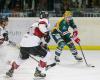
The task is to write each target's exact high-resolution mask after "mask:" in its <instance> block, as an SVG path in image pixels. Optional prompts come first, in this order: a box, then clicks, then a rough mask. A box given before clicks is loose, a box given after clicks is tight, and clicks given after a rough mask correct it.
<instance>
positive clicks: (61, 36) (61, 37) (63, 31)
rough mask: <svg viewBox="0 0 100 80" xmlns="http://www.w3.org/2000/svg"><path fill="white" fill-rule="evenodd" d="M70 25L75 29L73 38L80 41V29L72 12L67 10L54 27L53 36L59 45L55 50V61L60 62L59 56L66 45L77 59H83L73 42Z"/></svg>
mask: <svg viewBox="0 0 100 80" xmlns="http://www.w3.org/2000/svg"><path fill="white" fill-rule="evenodd" d="M69 27H71V28H72V29H73V39H74V40H75V42H76V43H79V42H80V39H79V38H78V29H77V26H76V25H75V24H74V21H73V19H72V12H71V11H66V12H65V13H64V15H63V17H61V18H60V19H59V20H58V21H57V23H56V25H55V26H54V28H53V29H52V37H53V39H54V40H55V42H56V43H57V45H58V47H57V49H56V51H55V61H56V62H57V63H59V62H60V59H59V57H60V55H61V53H62V50H63V48H64V46H65V45H67V46H68V47H69V49H70V51H71V53H72V55H73V56H74V57H75V59H76V60H77V61H82V57H80V56H79V54H78V52H77V50H76V48H75V45H74V43H73V42H72V39H71V33H70V32H69V31H68V29H69Z"/></svg>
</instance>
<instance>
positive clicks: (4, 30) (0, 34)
mask: <svg viewBox="0 0 100 80" xmlns="http://www.w3.org/2000/svg"><path fill="white" fill-rule="evenodd" d="M4 33H6V29H5V28H2V27H1V26H0V39H2V38H4V36H3V34H4Z"/></svg>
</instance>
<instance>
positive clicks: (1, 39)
mask: <svg viewBox="0 0 100 80" xmlns="http://www.w3.org/2000/svg"><path fill="white" fill-rule="evenodd" d="M7 25H8V17H7V16H2V15H0V46H1V45H4V44H6V41H8V32H7V30H6V26H7Z"/></svg>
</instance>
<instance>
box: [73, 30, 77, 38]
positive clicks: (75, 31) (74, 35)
mask: <svg viewBox="0 0 100 80" xmlns="http://www.w3.org/2000/svg"><path fill="white" fill-rule="evenodd" d="M77 35H78V30H77V29H74V31H73V37H76V36H77Z"/></svg>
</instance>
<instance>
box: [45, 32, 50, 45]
mask: <svg viewBox="0 0 100 80" xmlns="http://www.w3.org/2000/svg"><path fill="white" fill-rule="evenodd" d="M44 40H45V42H47V43H49V42H50V35H49V32H47V34H46V35H45V36H44Z"/></svg>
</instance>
